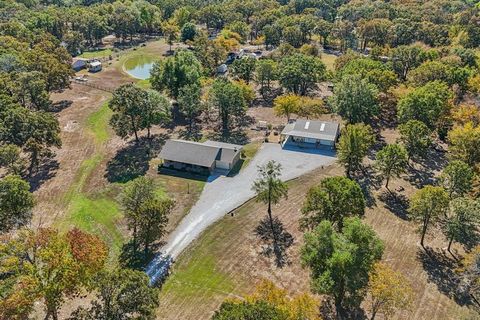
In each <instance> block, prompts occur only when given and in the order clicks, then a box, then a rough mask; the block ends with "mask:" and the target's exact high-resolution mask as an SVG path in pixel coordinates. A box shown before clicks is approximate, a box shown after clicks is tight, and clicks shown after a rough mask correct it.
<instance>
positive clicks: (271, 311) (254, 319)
mask: <svg viewBox="0 0 480 320" xmlns="http://www.w3.org/2000/svg"><path fill="white" fill-rule="evenodd" d="M233 319H238V320H240V319H242V320H288V318H287V315H286V314H285V313H283V312H282V311H280V310H278V309H277V308H275V307H274V306H272V305H269V304H268V303H266V302H264V301H260V302H253V303H252V302H247V301H244V302H238V303H235V302H230V301H226V302H224V303H222V305H221V306H220V309H219V310H217V311H215V314H214V315H213V316H212V320H233Z"/></svg>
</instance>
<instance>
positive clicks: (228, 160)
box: [159, 140, 242, 174]
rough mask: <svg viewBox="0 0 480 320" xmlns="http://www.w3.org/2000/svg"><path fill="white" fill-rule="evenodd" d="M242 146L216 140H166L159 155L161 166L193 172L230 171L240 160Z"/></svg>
mask: <svg viewBox="0 0 480 320" xmlns="http://www.w3.org/2000/svg"><path fill="white" fill-rule="evenodd" d="M241 152H242V146H240V145H236V144H230V143H223V142H218V141H211V140H208V141H205V142H203V143H200V142H192V141H185V140H167V142H165V145H164V146H163V148H162V151H161V152H160V155H159V157H160V158H161V159H162V160H163V167H164V168H170V169H177V170H185V171H190V172H194V173H201V174H211V173H212V172H213V171H215V170H217V171H218V170H220V171H222V170H224V171H230V170H231V169H232V168H233V167H234V166H235V164H236V163H237V162H238V160H240V154H241Z"/></svg>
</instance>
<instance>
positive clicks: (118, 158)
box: [105, 134, 168, 182]
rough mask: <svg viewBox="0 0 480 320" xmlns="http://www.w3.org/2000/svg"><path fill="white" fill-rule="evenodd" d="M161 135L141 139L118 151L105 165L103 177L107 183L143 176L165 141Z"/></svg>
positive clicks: (164, 136)
mask: <svg viewBox="0 0 480 320" xmlns="http://www.w3.org/2000/svg"><path fill="white" fill-rule="evenodd" d="M167 138H168V137H167V135H164V134H161V135H156V136H153V137H152V138H150V139H148V138H141V139H140V141H139V142H131V143H129V144H128V145H127V146H126V147H125V148H123V149H121V150H119V151H118V152H117V154H116V155H115V157H114V158H113V159H112V160H110V161H109V162H108V164H107V172H106V174H105V177H106V178H107V180H108V182H128V181H130V180H133V179H135V178H137V177H139V176H143V175H144V174H145V173H146V172H147V171H148V167H149V162H150V160H151V159H153V158H154V157H156V156H157V155H158V153H159V152H160V150H161V147H162V146H163V144H164V143H165V140H166V139H167Z"/></svg>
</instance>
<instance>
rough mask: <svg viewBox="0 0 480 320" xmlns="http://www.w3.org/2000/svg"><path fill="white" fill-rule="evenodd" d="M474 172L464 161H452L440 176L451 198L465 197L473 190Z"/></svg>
mask: <svg viewBox="0 0 480 320" xmlns="http://www.w3.org/2000/svg"><path fill="white" fill-rule="evenodd" d="M473 177H474V172H473V169H472V168H470V167H469V165H468V164H466V163H465V162H463V161H460V160H453V161H451V162H450V163H449V164H448V165H447V166H446V167H445V169H443V172H442V174H441V176H440V181H441V183H442V185H443V187H444V188H445V190H447V192H448V194H449V196H450V198H457V197H463V196H464V195H465V194H467V193H468V192H470V190H472V185H473Z"/></svg>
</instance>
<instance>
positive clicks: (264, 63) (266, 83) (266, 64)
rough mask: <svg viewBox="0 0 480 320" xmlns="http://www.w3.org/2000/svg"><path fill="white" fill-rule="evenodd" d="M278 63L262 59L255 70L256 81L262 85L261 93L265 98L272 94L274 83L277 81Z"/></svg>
mask: <svg viewBox="0 0 480 320" xmlns="http://www.w3.org/2000/svg"><path fill="white" fill-rule="evenodd" d="M277 72H278V71H277V63H276V62H275V61H274V60H271V59H261V60H259V61H258V62H257V66H256V68H255V79H256V81H257V83H258V84H260V93H261V94H262V95H263V97H264V98H265V97H266V95H267V94H268V93H269V92H270V89H271V83H272V81H274V80H276V79H277Z"/></svg>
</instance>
